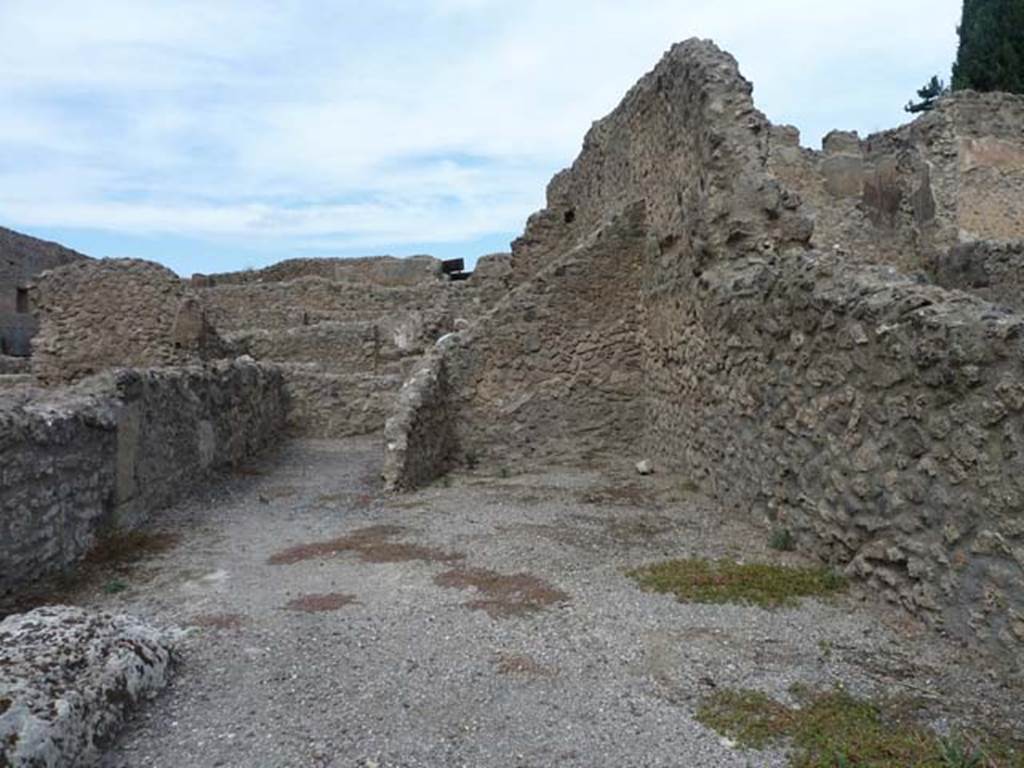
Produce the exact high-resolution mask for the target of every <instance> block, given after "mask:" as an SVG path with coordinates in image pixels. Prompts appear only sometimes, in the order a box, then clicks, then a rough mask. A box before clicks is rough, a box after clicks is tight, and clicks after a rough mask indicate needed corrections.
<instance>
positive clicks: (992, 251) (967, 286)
mask: <svg viewBox="0 0 1024 768" xmlns="http://www.w3.org/2000/svg"><path fill="white" fill-rule="evenodd" d="M930 272H931V274H932V275H933V277H934V279H935V282H936V283H937V284H938V285H941V286H943V287H944V288H954V289H960V290H964V291H969V292H971V293H973V294H975V295H977V296H981V297H982V298H984V299H986V300H988V301H991V302H992V303H993V304H998V305H999V306H1001V307H1008V308H1010V309H1013V310H1014V311H1016V312H1024V240H1016V241H1002V242H1000V241H990V240H983V241H979V242H974V243H964V244H963V245H958V246H956V247H955V248H953V249H951V250H950V251H947V252H944V253H939V254H936V255H935V258H934V259H933V261H932V267H931V270H930Z"/></svg>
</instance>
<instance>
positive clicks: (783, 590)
mask: <svg viewBox="0 0 1024 768" xmlns="http://www.w3.org/2000/svg"><path fill="white" fill-rule="evenodd" d="M628 575H629V576H630V577H631V578H633V579H635V580H636V581H637V582H638V583H639V584H640V586H641V587H643V588H644V589H648V590H651V591H653V592H662V593H667V594H673V595H675V596H676V597H677V598H678V599H679V600H680V601H682V602H690V603H748V604H753V605H760V606H763V607H766V608H770V607H773V606H778V605H790V604H792V603H794V602H795V601H796V600H797V598H801V597H814V596H824V595H829V594H832V593H834V592H837V591H839V590H842V589H844V588H845V587H846V581H845V579H843V577H842V576H840V575H839V574H837V573H835V572H834V571H832V570H830V569H828V568H792V567H788V566H781V565H767V564H764V563H747V564H740V563H734V562H732V561H729V560H669V561H667V562H663V563H655V564H653V565H648V566H645V567H643V568H638V569H636V570H633V571H630V572H629V573H628Z"/></svg>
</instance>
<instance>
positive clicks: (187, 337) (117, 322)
mask: <svg viewBox="0 0 1024 768" xmlns="http://www.w3.org/2000/svg"><path fill="white" fill-rule="evenodd" d="M31 301H32V305H33V312H34V314H36V315H37V316H38V317H39V322H40V330H39V334H38V335H37V336H36V338H35V340H34V341H33V363H32V369H33V372H34V373H35V374H36V376H37V377H38V378H39V380H40V381H42V382H44V383H47V384H57V383H63V382H72V381H76V380H78V379H81V378H83V377H85V376H89V375H92V374H94V373H98V372H100V371H103V370H106V369H108V368H114V367H131V366H139V367H147V366H161V365H181V364H185V363H188V362H192V361H196V360H200V359H208V358H215V357H218V356H220V353H221V347H220V339H219V338H218V337H217V335H216V333H215V332H214V331H213V329H212V327H211V326H210V324H209V322H208V320H207V317H206V312H205V309H204V307H203V306H202V304H201V303H200V302H199V300H198V298H197V297H196V295H195V294H193V293H192V292H190V291H188V290H186V289H185V287H184V286H183V285H182V283H181V281H180V280H179V279H178V277H177V275H175V274H174V273H173V272H171V271H170V270H169V269H166V268H165V267H162V266H160V265H159V264H154V263H152V262H148V261H140V260H136V259H105V260H99V261H91V260H90V261H83V262H75V263H72V264H68V265H66V266H63V267H60V268H58V269H54V270H51V271H49V272H46V273H44V274H43V275H41V276H40V277H39V278H38V279H37V280H36V283H35V285H34V287H33V289H32V292H31Z"/></svg>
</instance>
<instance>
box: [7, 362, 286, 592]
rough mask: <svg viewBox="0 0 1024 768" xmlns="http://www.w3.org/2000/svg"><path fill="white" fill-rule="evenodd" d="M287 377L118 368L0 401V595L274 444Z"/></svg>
mask: <svg viewBox="0 0 1024 768" xmlns="http://www.w3.org/2000/svg"><path fill="white" fill-rule="evenodd" d="M286 406H287V402H286V395H285V391H284V385H283V378H282V376H281V374H280V372H279V371H277V370H276V369H274V368H269V367H265V366H260V365H256V364H253V363H231V364H227V363H224V364H214V365H211V366H205V367H191V368H177V369H162V370H132V369H123V370H118V371H115V372H112V373H108V374H105V375H104V376H101V377H97V378H95V379H91V380H88V381H84V382H82V383H81V384H80V385H78V386H76V387H74V388H71V389H65V388H59V389H53V390H46V391H42V392H40V391H37V392H34V393H29V394H24V395H8V396H5V397H3V398H2V399H0V594H6V593H8V592H11V591H13V590H14V589H16V588H18V587H21V586H23V585H27V584H31V583H33V582H35V581H37V580H38V579H41V578H43V577H45V576H48V575H51V574H54V573H57V572H60V571H62V570H64V569H65V568H67V567H68V566H70V565H71V564H73V563H74V562H76V561H77V560H79V559H80V558H81V557H82V556H83V555H84V554H85V553H86V552H87V551H88V550H89V548H90V547H91V546H92V545H93V543H94V542H95V541H96V538H97V536H100V535H102V534H104V533H106V532H110V531H112V530H114V529H116V528H120V527H127V528H131V527H135V526H137V525H140V524H142V523H143V522H145V521H146V520H147V519H151V518H152V515H153V514H154V513H155V512H156V511H157V510H159V509H160V508H161V507H163V506H166V505H167V504H169V503H171V502H172V501H174V500H175V499H177V498H180V497H181V496H183V495H185V494H187V493H189V492H191V491H192V490H194V489H196V488H197V487H199V485H200V484H201V483H202V482H203V481H204V480H205V478H206V476H207V475H208V473H209V472H210V471H212V470H214V469H216V468H219V467H224V466H227V465H231V464H234V463H236V462H238V461H240V460H242V459H243V458H245V457H247V456H250V455H252V454H254V453H257V452H258V451H260V450H262V449H263V448H265V447H267V446H269V445H270V444H272V443H273V442H275V441H276V440H277V438H278V435H279V433H280V430H281V429H282V428H283V424H284V419H285V410H286Z"/></svg>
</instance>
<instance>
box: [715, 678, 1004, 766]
mask: <svg viewBox="0 0 1024 768" xmlns="http://www.w3.org/2000/svg"><path fill="white" fill-rule="evenodd" d="M794 695H795V696H797V698H798V700H799V706H798V707H787V706H785V705H783V704H780V703H779V702H777V701H775V700H774V699H772V698H770V697H769V696H766V695H765V694H763V693H760V692H758V691H749V690H722V691H719V692H717V693H715V694H714V695H712V696H711V697H709V698H708V699H707V700H705V701H704V703H703V704H702V705H701V707H700V708H699V709H698V711H697V720H698V721H699V722H700V723H702V724H703V725H705V726H707V727H709V728H711V729H713V730H714V731H716V732H718V733H720V734H722V735H724V736H727V737H728V738H730V739H733V740H734V741H735V742H736V743H737V745H739V746H741V747H745V748H749V749H764V748H766V747H769V746H773V745H778V746H781V745H783V744H785V743H788V744H789V745H790V746H791V748H792V749H791V753H790V762H789V765H790V766H791V768H1022V767H1024V751H1022V750H1021V747H1020V745H1018V744H1014V743H1013V742H1011V741H1009V740H1005V739H1002V740H1001V739H994V738H992V737H987V738H986V737H983V736H980V735H978V734H972V735H959V736H954V737H949V738H941V737H939V736H938V735H936V734H935V733H934V732H932V731H931V730H929V729H928V728H926V727H924V726H923V725H921V724H919V723H916V722H914V721H913V720H912V718H911V716H912V714H913V707H910V708H909V709H908V707H907V704H906V702H905V701H900V702H886V703H877V702H873V701H868V700H865V699H859V698H856V697H854V696H851V695H850V694H849V693H847V692H845V691H842V690H836V691H829V692H825V693H821V692H819V693H811V692H808V691H803V690H795V691H794Z"/></svg>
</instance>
